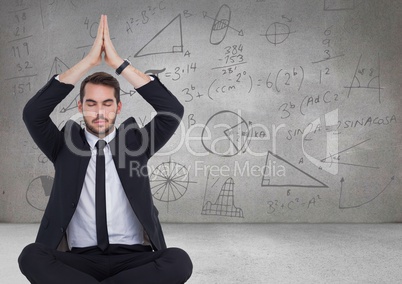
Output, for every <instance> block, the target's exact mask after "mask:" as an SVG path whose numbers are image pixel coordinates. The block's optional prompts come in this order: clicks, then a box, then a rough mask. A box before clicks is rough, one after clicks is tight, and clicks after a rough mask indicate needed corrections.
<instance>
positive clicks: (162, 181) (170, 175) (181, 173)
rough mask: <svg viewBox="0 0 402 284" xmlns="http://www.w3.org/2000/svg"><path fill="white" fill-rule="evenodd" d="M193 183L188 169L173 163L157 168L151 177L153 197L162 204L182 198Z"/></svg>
mask: <svg viewBox="0 0 402 284" xmlns="http://www.w3.org/2000/svg"><path fill="white" fill-rule="evenodd" d="M191 182H192V181H190V180H189V175H188V170H187V168H186V167H185V166H183V165H181V164H179V163H175V162H172V161H169V162H163V163H162V164H160V165H159V166H157V167H156V168H155V170H154V171H153V172H152V173H151V176H150V183H151V192H152V196H153V197H154V198H155V199H157V200H159V201H162V202H171V201H176V200H179V199H180V198H182V197H183V195H184V194H185V193H186V191H187V188H188V185H189V183H191Z"/></svg>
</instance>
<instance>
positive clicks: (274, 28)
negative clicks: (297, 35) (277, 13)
mask: <svg viewBox="0 0 402 284" xmlns="http://www.w3.org/2000/svg"><path fill="white" fill-rule="evenodd" d="M291 33H294V32H291V31H290V28H289V26H288V25H286V24H282V23H279V22H275V23H273V24H271V25H270V26H269V27H268V29H267V31H266V33H265V34H263V35H262V36H265V38H266V39H267V40H268V42H270V43H272V44H273V45H277V44H281V43H283V42H284V41H285V40H286V39H287V38H288V37H289V35H290V34H291Z"/></svg>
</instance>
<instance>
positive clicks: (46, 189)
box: [26, 175, 53, 211]
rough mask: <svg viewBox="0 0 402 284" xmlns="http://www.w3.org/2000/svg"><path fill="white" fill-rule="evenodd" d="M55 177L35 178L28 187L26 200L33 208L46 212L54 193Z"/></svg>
mask: <svg viewBox="0 0 402 284" xmlns="http://www.w3.org/2000/svg"><path fill="white" fill-rule="evenodd" d="M52 186H53V177H51V176H46V175H43V176H39V177H37V178H34V179H33V180H32V181H31V182H30V183H29V185H28V188H27V191H26V200H27V202H28V204H29V205H31V206H32V207H33V208H35V209H37V210H40V211H45V208H46V205H47V202H48V201H49V196H50V193H51V191H52Z"/></svg>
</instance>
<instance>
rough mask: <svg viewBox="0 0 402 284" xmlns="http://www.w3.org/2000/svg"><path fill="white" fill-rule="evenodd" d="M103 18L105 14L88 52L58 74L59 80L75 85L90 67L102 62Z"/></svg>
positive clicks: (102, 18) (103, 17) (103, 16)
mask: <svg viewBox="0 0 402 284" xmlns="http://www.w3.org/2000/svg"><path fill="white" fill-rule="evenodd" d="M105 18H106V16H105V15H102V16H101V19H100V23H99V27H98V33H97V35H96V38H95V41H94V43H93V45H92V48H91V50H90V51H89V53H88V54H87V55H86V56H85V57H84V58H83V59H82V60H81V61H80V62H78V63H77V64H75V65H74V66H73V67H71V68H70V69H68V70H67V71H66V72H64V73H62V74H60V77H59V79H60V82H62V83H66V84H71V85H75V84H76V83H77V82H78V81H79V80H81V79H82V78H83V77H84V76H85V74H87V72H88V71H89V70H90V69H92V68H93V67H95V66H98V65H100V64H101V63H102V52H103V50H104V45H103V37H104V27H105V26H104V23H105Z"/></svg>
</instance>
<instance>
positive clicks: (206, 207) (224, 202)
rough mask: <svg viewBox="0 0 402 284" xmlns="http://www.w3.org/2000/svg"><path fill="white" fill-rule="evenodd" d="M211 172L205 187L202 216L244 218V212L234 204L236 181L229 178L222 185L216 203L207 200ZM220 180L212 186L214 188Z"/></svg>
mask: <svg viewBox="0 0 402 284" xmlns="http://www.w3.org/2000/svg"><path fill="white" fill-rule="evenodd" d="M209 176H210V172H208V176H207V183H206V186H205V195H204V202H203V207H202V211H201V215H218V216H226V217H238V218H244V215H243V210H242V209H241V208H238V207H236V206H235V202H234V185H235V183H234V181H233V178H231V177H229V178H228V179H227V180H226V181H225V183H224V184H223V185H222V188H221V191H220V192H219V196H218V198H217V199H216V201H215V203H212V202H211V201H207V202H206V200H205V198H206V194H207V188H208V181H209ZM218 180H219V178H218V179H217V180H216V182H215V183H214V184H213V185H212V187H213V186H214V185H215V184H216V183H217V182H218Z"/></svg>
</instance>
